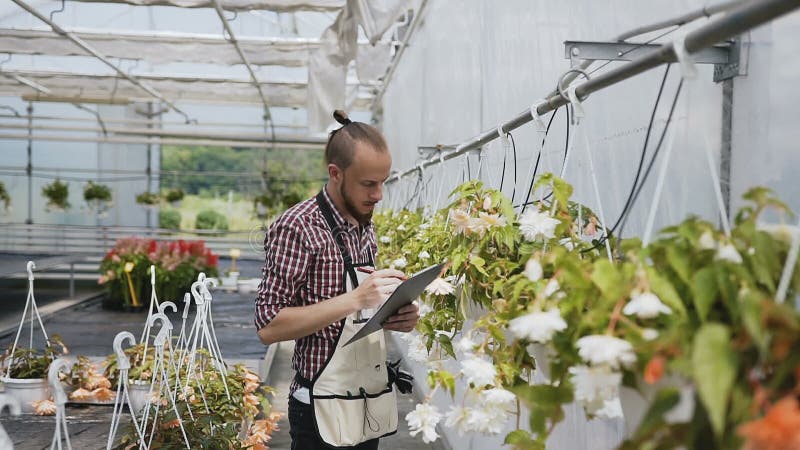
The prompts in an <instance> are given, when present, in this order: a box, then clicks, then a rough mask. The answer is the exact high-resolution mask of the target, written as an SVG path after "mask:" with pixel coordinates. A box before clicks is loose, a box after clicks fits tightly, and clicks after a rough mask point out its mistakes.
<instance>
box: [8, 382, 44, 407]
mask: <svg viewBox="0 0 800 450" xmlns="http://www.w3.org/2000/svg"><path fill="white" fill-rule="evenodd" d="M0 381H2V382H3V385H4V386H5V390H6V391H5V392H6V394H8V395H9V396H11V397H13V398H15V399H17V401H18V402H19V406H20V408H21V409H22V413H23V414H33V412H34V408H33V402H38V401H41V400H47V399H48V398H50V388H49V387H48V386H47V379H46V378H2V380H0Z"/></svg>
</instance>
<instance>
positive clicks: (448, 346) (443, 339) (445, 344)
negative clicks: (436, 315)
mask: <svg viewBox="0 0 800 450" xmlns="http://www.w3.org/2000/svg"><path fill="white" fill-rule="evenodd" d="M436 340H437V341H438V342H439V344H440V345H441V346H442V348H443V349H444V351H445V352H446V353H447V354H448V355H450V357H452V358H453V359H456V352H455V351H453V343H452V342H451V341H450V337H449V336H447V335H445V334H438V335H437V336H436Z"/></svg>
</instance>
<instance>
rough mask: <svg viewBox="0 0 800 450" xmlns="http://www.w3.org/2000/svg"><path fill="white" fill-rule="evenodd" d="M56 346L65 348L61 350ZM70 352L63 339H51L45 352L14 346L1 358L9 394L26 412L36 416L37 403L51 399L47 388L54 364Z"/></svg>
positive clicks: (52, 337) (4, 382) (4, 381)
mask: <svg viewBox="0 0 800 450" xmlns="http://www.w3.org/2000/svg"><path fill="white" fill-rule="evenodd" d="M54 345H58V346H60V347H61V349H60V351H59V350H56V348H54ZM66 353H68V350H67V348H66V346H64V343H63V342H62V341H61V338H60V336H58V335H53V336H51V337H50V345H47V346H45V348H44V349H43V350H39V349H34V348H19V347H18V348H16V349H14V350H13V352H12V349H11V347H9V348H8V350H7V351H6V352H5V353H4V354H3V355H2V356H0V366H2V367H4V369H3V370H4V374H5V376H4V377H3V379H2V382H3V386H4V387H5V392H6V393H7V394H9V395H11V396H12V397H14V398H16V399H17V400H18V401H19V404H20V406H21V408H22V412H23V413H26V414H28V413H33V412H34V411H35V405H34V403H35V402H41V401H44V400H47V399H48V398H50V390H49V388H48V385H47V370H48V369H49V367H50V363H51V362H53V360H55V359H56V358H57V357H59V356H60V355H64V354H66Z"/></svg>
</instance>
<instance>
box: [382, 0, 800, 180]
mask: <svg viewBox="0 0 800 450" xmlns="http://www.w3.org/2000/svg"><path fill="white" fill-rule="evenodd" d="M797 8H800V0H762V1H758V2H746V3H744V4H742V5H740V6H738V7H737V8H735V9H733V10H731V11H730V12H729V13H728V14H727V15H726V16H725V17H721V18H719V19H717V20H715V21H713V22H711V23H709V24H707V25H703V26H702V27H699V28H697V29H696V30H694V31H691V32H690V33H688V34H687V35H686V37H685V40H684V43H685V45H686V50H687V52H689V53H694V52H696V51H698V50H699V49H701V48H705V47H710V46H712V45H714V44H716V43H718V42H720V41H724V40H725V39H729V38H731V37H733V36H736V35H738V34H741V33H742V32H744V31H747V30H749V29H751V28H754V27H756V26H758V25H761V24H763V23H766V22H769V21H770V20H772V19H775V18H776V17H779V16H782V15H784V14H787V13H789V12H791V11H793V10H795V9H797ZM676 60H677V58H676V56H675V50H674V46H673V43H672V42H669V43H666V44H664V45H662V46H661V47H659V48H657V49H655V50H653V51H652V52H651V53H648V54H647V55H644V56H642V57H640V58H638V59H636V60H633V61H631V62H629V63H626V64H624V65H622V66H619V67H616V68H614V69H611V70H609V71H608V72H605V73H602V74H600V75H598V76H596V77H594V78H592V79H591V80H589V81H587V82H585V83H583V84H581V85H579V86H577V87H576V89H575V93H576V94H577V96H578V98H581V99H582V98H586V96H588V95H589V94H591V93H593V92H597V91H600V90H602V89H604V88H606V87H608V86H611V85H614V84H616V83H619V82H621V81H624V80H627V79H628V78H632V77H633V76H635V75H638V74H640V73H642V72H645V71H647V70H649V69H652V68H654V67H658V66H660V65H662V64H665V63H670V62H675V61H676ZM567 103H569V102H568V101H567V100H566V99H565V98H564V97H562V96H561V95H551V96H549V97H548V98H547V100H546V101H545V102H544V103H543V104H541V105H540V106H539V107H538V108H537V109H536V111H537V112H538V113H539V115H544V114H547V113H549V112H551V111H555V110H556V109H558V108H560V107H562V106H564V105H566V104H567ZM531 120H533V118H532V117H531V113H530V110H527V111H525V112H522V113H520V114H519V115H517V116H516V117H514V118H513V119H511V120H509V121H508V122H505V123H503V124H502V125H501V126H502V128H503V130H505V131H506V132H509V131H512V130H515V129H517V128H519V127H520V126H522V125H524V124H526V123H528V122H530V121H531ZM498 137H499V136H498V134H497V128H492V129H491V130H489V131H485V132H483V133H481V134H479V135H478V136H476V137H474V138H472V139H470V140H468V141H465V142H463V143H461V144H459V145H458V146H457V147H456V149H455V150H453V151H452V152H449V153H447V154H445V155H443V156H442V157H441V158H439V157H438V156H437V157H436V158H435V159H429V160H427V161H424V162H422V163H420V164H418V165H417V166H415V167H413V168H411V169H408V170H406V171H404V172H401V173H398V174H396V175H394V176H392V177H390V178H389V179H388V180H387V181H386V183H387V184H388V183H391V182H394V181H397V180H399V179H401V178H403V177H405V176H407V175H410V174H412V173H415V172H417V171H418V170H419V169H420V168H423V169H424V168H426V167H429V166H432V165H434V164H438V163H439V162H440V161H447V160H450V159H452V158H455V157H457V156H460V155H463V154H464V153H467V152H469V151H470V150H474V149H476V148H478V147H481V146H483V145H485V144H487V143H489V142H491V141H493V140H494V139H497V138H498Z"/></svg>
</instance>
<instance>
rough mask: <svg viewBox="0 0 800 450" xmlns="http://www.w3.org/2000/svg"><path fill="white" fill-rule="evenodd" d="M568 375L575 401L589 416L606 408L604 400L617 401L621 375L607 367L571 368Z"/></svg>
mask: <svg viewBox="0 0 800 450" xmlns="http://www.w3.org/2000/svg"><path fill="white" fill-rule="evenodd" d="M569 373H570V374H571V376H570V378H571V379H572V384H573V385H574V386H575V401H577V402H578V403H580V404H581V405H583V407H584V408H586V411H587V412H588V413H589V414H592V415H594V414H597V412H598V411H601V410H602V409H603V408H604V407H605V406H606V404H605V403H606V400H612V399H617V397H618V395H619V386H620V384H621V383H622V374H621V373H619V372H614V371H613V370H611V368H610V367H609V366H608V365H601V366H595V367H588V366H573V367H570V368H569Z"/></svg>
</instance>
